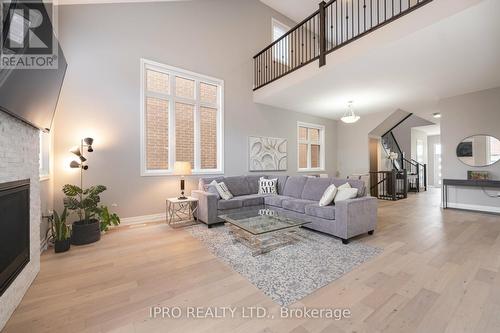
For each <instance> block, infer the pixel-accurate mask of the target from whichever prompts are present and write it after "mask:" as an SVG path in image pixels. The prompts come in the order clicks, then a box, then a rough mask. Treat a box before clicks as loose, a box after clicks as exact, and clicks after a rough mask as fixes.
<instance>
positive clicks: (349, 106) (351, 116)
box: [340, 101, 360, 124]
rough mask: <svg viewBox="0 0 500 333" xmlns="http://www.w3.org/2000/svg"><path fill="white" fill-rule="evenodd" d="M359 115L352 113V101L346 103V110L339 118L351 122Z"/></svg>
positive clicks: (357, 118)
mask: <svg viewBox="0 0 500 333" xmlns="http://www.w3.org/2000/svg"><path fill="white" fill-rule="evenodd" d="M359 118H360V117H359V116H356V114H355V113H354V109H353V108H352V101H349V103H347V110H346V111H345V112H344V115H343V116H342V118H340V120H342V121H343V122H344V123H346V124H353V123H355V122H357V121H358V120H359Z"/></svg>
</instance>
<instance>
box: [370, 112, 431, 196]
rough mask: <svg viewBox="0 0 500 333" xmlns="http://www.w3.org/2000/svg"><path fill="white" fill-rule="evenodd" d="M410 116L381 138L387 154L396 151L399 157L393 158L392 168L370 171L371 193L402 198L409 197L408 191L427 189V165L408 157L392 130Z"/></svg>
mask: <svg viewBox="0 0 500 333" xmlns="http://www.w3.org/2000/svg"><path fill="white" fill-rule="evenodd" d="M409 116H411V114H410V115H409ZM409 116H408V117H409ZM408 117H406V118H405V119H403V120H402V121H400V122H399V123H398V124H396V125H395V126H394V127H393V128H392V129H391V130H389V131H388V132H387V133H385V134H384V135H383V136H382V138H381V144H382V147H383V148H384V150H385V152H386V155H387V156H390V155H391V153H396V155H397V157H396V158H394V159H392V170H390V171H378V172H371V173H370V174H371V184H373V185H372V186H371V189H370V191H371V195H372V196H375V197H377V198H379V199H384V200H400V199H405V198H407V197H408V192H420V191H421V190H423V191H427V165H426V164H421V163H419V162H417V161H415V160H414V159H411V158H410V159H407V158H406V157H405V156H406V155H405V152H403V151H402V150H401V147H400V146H399V144H398V142H397V140H396V138H395V136H394V133H393V132H392V131H393V130H394V128H396V127H397V126H399V125H400V124H401V123H402V122H404V121H405V120H406V119H407V118H408Z"/></svg>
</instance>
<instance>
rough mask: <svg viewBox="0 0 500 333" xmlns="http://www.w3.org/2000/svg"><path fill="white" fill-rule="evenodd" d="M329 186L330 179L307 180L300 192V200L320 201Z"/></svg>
mask: <svg viewBox="0 0 500 333" xmlns="http://www.w3.org/2000/svg"><path fill="white" fill-rule="evenodd" d="M330 184H331V179H330V178H307V180H306V184H305V185H304V190H303V191H302V199H305V200H314V201H320V200H321V197H322V196H323V193H325V191H326V189H327V188H328V186H330Z"/></svg>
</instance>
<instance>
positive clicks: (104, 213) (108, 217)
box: [99, 206, 120, 232]
mask: <svg viewBox="0 0 500 333" xmlns="http://www.w3.org/2000/svg"><path fill="white" fill-rule="evenodd" d="M99 219H100V222H101V224H100V226H101V232H106V231H108V229H109V227H110V226H112V225H114V226H117V225H119V224H120V217H118V215H116V214H115V213H110V212H109V209H108V207H106V206H101V207H100V208H99Z"/></svg>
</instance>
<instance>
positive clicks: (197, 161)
mask: <svg viewBox="0 0 500 333" xmlns="http://www.w3.org/2000/svg"><path fill="white" fill-rule="evenodd" d="M194 84H195V89H194V99H195V105H194V124H193V125H194V147H193V149H194V152H193V153H194V166H193V169H195V170H201V142H200V138H201V135H200V123H201V119H200V116H201V114H200V93H199V91H200V81H198V80H195V81H194Z"/></svg>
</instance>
